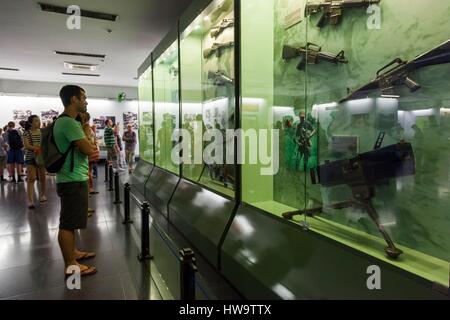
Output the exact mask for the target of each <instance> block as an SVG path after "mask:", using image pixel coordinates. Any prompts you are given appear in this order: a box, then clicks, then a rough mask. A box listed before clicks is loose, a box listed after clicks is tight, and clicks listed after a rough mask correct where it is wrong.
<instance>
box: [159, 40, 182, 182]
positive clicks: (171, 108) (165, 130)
mask: <svg viewBox="0 0 450 320" xmlns="http://www.w3.org/2000/svg"><path fill="white" fill-rule="evenodd" d="M155 58H156V59H155V61H154V69H153V77H154V78H153V85H154V101H155V104H154V106H155V112H154V115H155V120H154V121H155V131H154V134H155V164H156V165H157V166H158V167H160V168H163V169H165V170H168V171H170V172H172V173H174V174H177V175H179V171H180V166H179V164H177V162H176V161H175V159H172V150H173V148H174V146H175V145H176V144H177V142H178V140H177V139H174V137H173V136H174V131H175V129H178V128H179V118H180V117H179V107H180V102H179V67H178V40H175V41H174V42H173V43H172V44H171V45H170V46H169V47H168V48H167V49H166V50H165V51H164V52H163V53H162V54H161V55H160V56H159V57H155Z"/></svg>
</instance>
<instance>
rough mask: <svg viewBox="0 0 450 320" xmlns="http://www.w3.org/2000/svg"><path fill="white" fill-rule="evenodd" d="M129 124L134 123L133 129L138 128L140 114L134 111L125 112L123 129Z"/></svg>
mask: <svg viewBox="0 0 450 320" xmlns="http://www.w3.org/2000/svg"><path fill="white" fill-rule="evenodd" d="M129 124H132V125H133V129H134V130H137V129H138V115H137V113H134V112H124V113H123V129H124V130H126V129H127V126H128V125H129Z"/></svg>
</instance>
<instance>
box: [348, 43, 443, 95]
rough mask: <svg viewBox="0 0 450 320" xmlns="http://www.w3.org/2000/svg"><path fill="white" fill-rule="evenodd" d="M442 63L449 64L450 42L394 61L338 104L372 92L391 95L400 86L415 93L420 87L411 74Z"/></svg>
mask: <svg viewBox="0 0 450 320" xmlns="http://www.w3.org/2000/svg"><path fill="white" fill-rule="evenodd" d="M444 63H450V40H447V41H445V42H444V43H442V44H440V45H439V46H437V47H436V48H433V49H431V50H430V51H428V52H425V53H423V54H421V55H419V56H417V57H416V58H414V59H413V60H411V61H406V60H402V59H400V58H397V59H394V60H393V61H391V62H389V63H388V64H387V65H386V66H384V67H383V68H381V69H380V70H378V71H377V74H376V77H375V79H373V80H372V81H371V82H369V83H368V84H366V85H364V86H362V87H360V88H358V89H356V90H355V91H353V92H351V93H349V95H348V96H346V97H345V98H344V99H342V100H341V101H340V102H345V101H347V100H353V99H361V98H366V97H367V96H368V94H369V93H370V92H372V91H374V90H379V91H380V92H381V94H387V95H392V94H394V93H395V88H396V87H398V86H402V85H405V86H406V87H407V88H408V89H409V90H410V91H411V92H415V91H417V90H419V89H420V88H421V86H420V84H418V83H417V82H416V81H414V80H413V79H412V78H411V74H413V73H414V72H415V71H416V70H419V69H422V68H424V67H428V66H434V65H439V64H444Z"/></svg>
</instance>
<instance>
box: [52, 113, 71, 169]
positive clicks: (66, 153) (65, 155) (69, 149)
mask: <svg viewBox="0 0 450 320" xmlns="http://www.w3.org/2000/svg"><path fill="white" fill-rule="evenodd" d="M66 117H69V118H70V116H69V115H67V114H64V113H63V114H61V115H60V116H59V117H58V118H57V119H56V120H55V122H54V123H53V126H52V139H53V143H54V144H55V146H56V148H58V145H57V144H56V141H55V135H54V129H55V124H56V121H58V119H60V118H66ZM74 149H75V143H73V142H71V143H70V146H69V147H68V148H67V150H66V151H65V152H64V157H65V158H66V159H67V156H68V155H69V152H70V153H71V159H70V172H73V169H74V167H75V157H74ZM59 152H61V151H59Z"/></svg>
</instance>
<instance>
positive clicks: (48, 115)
mask: <svg viewBox="0 0 450 320" xmlns="http://www.w3.org/2000/svg"><path fill="white" fill-rule="evenodd" d="M58 116H59V112H58V111H55V110H53V109H51V110H48V111H41V122H42V123H46V124H48V123H50V122H53V118H55V117H56V118H57V117H58Z"/></svg>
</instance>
